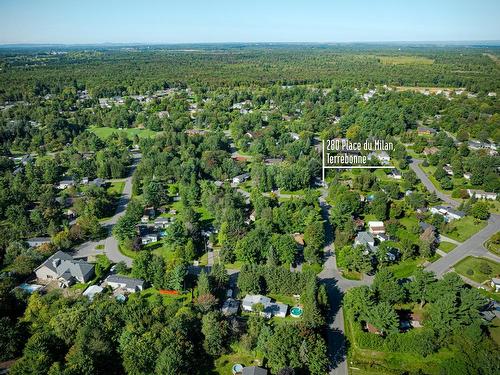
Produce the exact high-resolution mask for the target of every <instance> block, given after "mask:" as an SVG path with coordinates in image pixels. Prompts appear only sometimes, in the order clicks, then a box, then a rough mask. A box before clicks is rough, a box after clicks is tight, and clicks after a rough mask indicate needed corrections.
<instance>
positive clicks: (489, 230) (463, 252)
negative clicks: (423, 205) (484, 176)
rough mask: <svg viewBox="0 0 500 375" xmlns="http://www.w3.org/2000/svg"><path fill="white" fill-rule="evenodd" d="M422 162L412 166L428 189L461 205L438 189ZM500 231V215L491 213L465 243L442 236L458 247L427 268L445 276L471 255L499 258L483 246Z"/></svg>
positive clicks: (417, 161) (415, 162) (455, 205)
mask: <svg viewBox="0 0 500 375" xmlns="http://www.w3.org/2000/svg"><path fill="white" fill-rule="evenodd" d="M421 163H422V160H420V159H412V161H411V163H410V168H411V169H413V171H415V173H416V175H417V177H418V178H419V179H420V181H422V183H423V184H424V185H425V187H426V188H427V190H429V191H433V192H435V193H436V195H437V196H438V197H439V198H440V199H441V200H443V201H444V202H446V203H448V204H449V205H450V206H452V207H457V206H459V205H460V202H459V201H457V200H455V199H453V198H451V197H450V196H449V195H447V194H444V193H442V192H440V191H439V190H437V189H436V187H435V186H434V184H433V183H432V182H431V180H429V177H427V175H426V174H425V172H424V171H423V170H422V169H421V168H420V164H421ZM498 231H500V215H491V217H490V218H489V220H488V225H487V226H486V227H485V228H484V229H482V230H481V231H479V232H478V233H476V234H475V235H473V236H472V237H471V238H469V239H468V240H466V241H465V242H463V243H459V242H457V241H454V240H452V239H451V238H447V237H445V236H441V237H442V239H443V240H444V241H448V242H452V243H454V244H456V245H457V247H456V248H455V249H453V250H452V251H450V252H449V253H448V254H446V256H443V257H442V258H440V259H438V260H437V261H435V262H434V263H432V264H430V265H428V266H427V267H426V269H427V270H428V271H433V272H434V273H435V274H436V276H437V277H441V276H443V274H445V273H446V272H448V271H449V270H450V269H451V268H452V267H453V265H454V264H456V263H457V262H459V261H460V260H462V259H463V258H465V257H467V256H469V255H474V256H486V257H492V256H493V258H495V257H496V258H498V257H497V256H495V255H494V254H490V253H489V252H488V251H487V250H486V249H485V248H484V246H483V245H484V242H485V241H486V240H488V239H489V238H490V237H491V236H492V235H493V234H495V233H496V232H498Z"/></svg>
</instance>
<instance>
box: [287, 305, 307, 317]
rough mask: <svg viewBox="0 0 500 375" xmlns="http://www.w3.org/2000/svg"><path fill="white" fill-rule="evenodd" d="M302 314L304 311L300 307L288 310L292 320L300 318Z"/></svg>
mask: <svg viewBox="0 0 500 375" xmlns="http://www.w3.org/2000/svg"><path fill="white" fill-rule="evenodd" d="M303 313H304V310H302V308H301V307H299V306H295V307H292V308H291V309H290V316H291V317H292V318H300V317H301V316H302V314H303Z"/></svg>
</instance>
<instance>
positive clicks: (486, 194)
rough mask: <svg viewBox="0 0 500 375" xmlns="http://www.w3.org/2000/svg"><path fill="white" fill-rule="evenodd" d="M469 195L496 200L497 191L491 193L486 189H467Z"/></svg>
mask: <svg viewBox="0 0 500 375" xmlns="http://www.w3.org/2000/svg"><path fill="white" fill-rule="evenodd" d="M467 193H468V194H469V197H476V198H477V199H489V200H492V201H494V200H495V199H497V193H490V192H486V191H484V190H476V189H467Z"/></svg>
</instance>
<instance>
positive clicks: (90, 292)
mask: <svg viewBox="0 0 500 375" xmlns="http://www.w3.org/2000/svg"><path fill="white" fill-rule="evenodd" d="M103 290H104V289H103V288H102V287H100V286H99V285H91V286H89V287H88V288H87V289H85V291H84V292H83V293H82V295H83V296H85V297H87V298H88V299H89V300H90V301H92V300H93V299H94V297H95V296H96V295H97V294H100V293H102V291H103Z"/></svg>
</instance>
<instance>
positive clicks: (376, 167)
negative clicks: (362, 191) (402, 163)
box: [323, 165, 395, 169]
mask: <svg viewBox="0 0 500 375" xmlns="http://www.w3.org/2000/svg"><path fill="white" fill-rule="evenodd" d="M323 168H330V169H354V168H360V169H361V168H367V169H378V168H391V169H394V168H395V167H393V166H392V165H346V166H340V165H335V166H333V165H325V166H323Z"/></svg>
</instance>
